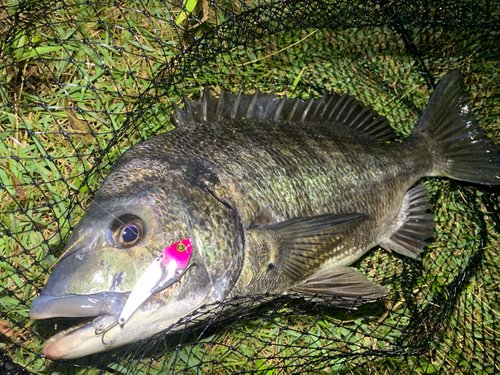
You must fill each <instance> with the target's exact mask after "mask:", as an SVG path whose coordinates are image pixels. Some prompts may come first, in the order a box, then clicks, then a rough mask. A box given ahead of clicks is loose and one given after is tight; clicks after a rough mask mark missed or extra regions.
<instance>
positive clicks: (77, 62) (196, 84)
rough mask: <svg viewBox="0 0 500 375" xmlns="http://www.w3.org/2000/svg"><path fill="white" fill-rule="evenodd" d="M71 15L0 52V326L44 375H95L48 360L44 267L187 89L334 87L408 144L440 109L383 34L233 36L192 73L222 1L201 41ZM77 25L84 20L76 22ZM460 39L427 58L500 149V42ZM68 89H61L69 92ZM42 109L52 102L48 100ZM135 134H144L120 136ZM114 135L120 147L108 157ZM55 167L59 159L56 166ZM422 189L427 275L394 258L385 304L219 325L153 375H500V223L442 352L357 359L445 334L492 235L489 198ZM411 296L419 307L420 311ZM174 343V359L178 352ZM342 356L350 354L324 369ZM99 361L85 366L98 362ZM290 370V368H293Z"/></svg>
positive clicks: (117, 11)
mask: <svg viewBox="0 0 500 375" xmlns="http://www.w3.org/2000/svg"><path fill="white" fill-rule="evenodd" d="M199 3H201V2H199ZM62 4H63V3H58V5H57V6H55V7H53V8H51V9H50V11H47V13H48V14H49V15H50V17H49V18H48V21H49V22H50V26H49V27H47V26H45V23H46V22H47V20H46V19H45V18H44V17H40V19H37V20H36V22H35V24H34V25H33V26H32V27H30V28H29V29H28V30H27V32H26V33H24V32H21V31H19V32H18V33H17V34H15V35H14V36H13V38H12V39H10V40H8V41H5V40H3V39H2V40H1V42H2V54H1V57H0V59H1V60H0V61H1V62H0V84H1V85H2V86H1V87H0V96H1V98H2V103H3V106H2V109H1V110H0V124H1V126H2V132H1V133H0V156H1V157H2V159H1V165H0V182H1V183H2V184H4V185H5V186H6V188H5V189H3V190H1V191H0V212H2V214H1V225H2V232H3V234H2V241H0V254H1V255H2V256H3V257H4V260H2V261H1V262H0V275H1V276H0V285H1V289H0V295H1V300H0V306H1V312H2V319H3V320H4V321H6V322H7V323H8V324H10V325H11V326H12V327H14V330H15V333H14V336H13V337H11V338H10V337H7V338H5V339H3V340H2V341H1V342H0V349H2V350H5V351H6V352H7V353H9V355H10V356H11V358H12V360H13V361H14V362H16V363H18V364H21V365H23V366H26V367H27V369H28V370H29V371H32V372H34V373H66V372H67V371H71V372H72V373H75V374H83V373H98V371H97V370H95V371H94V370H87V368H86V367H84V368H79V367H73V366H72V365H71V364H70V365H68V367H64V366H65V365H64V364H63V365H61V364H58V363H51V361H49V360H46V359H44V358H39V357H38V356H37V354H40V353H41V347H42V344H43V341H44V339H45V338H47V337H48V336H50V334H52V333H53V332H55V331H56V329H57V328H56V325H57V324H61V323H57V322H55V321H48V322H43V321H42V322H33V321H30V320H29V305H30V303H31V302H32V300H33V299H34V298H35V297H36V295H37V290H39V289H40V288H42V287H43V285H44V284H45V282H46V280H47V276H48V275H47V271H46V270H48V269H49V268H50V267H51V266H52V265H53V264H54V263H55V262H56V259H57V257H58V256H59V255H61V254H62V250H63V244H64V241H65V240H66V239H67V235H68V232H69V230H70V228H72V227H73V226H74V225H75V224H76V223H77V222H78V220H79V218H80V217H81V215H82V214H83V213H84V212H85V209H86V207H87V206H88V204H89V203H90V201H91V198H92V196H93V194H94V193H95V191H96V189H97V188H98V187H99V185H100V183H101V182H102V180H103V178H104V177H105V176H106V173H107V172H108V171H109V168H110V167H111V165H112V164H113V162H114V161H116V159H117V158H118V157H119V156H120V155H121V153H123V151H125V150H126V149H127V148H128V147H130V146H131V145H133V144H135V143H137V142H139V141H140V140H143V139H147V138H148V137H150V136H151V135H153V134H156V133H158V132H162V131H167V130H169V129H170V128H171V119H170V112H171V108H172V107H171V104H172V103H177V104H180V103H181V96H180V91H181V90H184V92H185V93H186V94H187V95H188V96H189V97H191V98H193V99H197V98H199V97H200V95H201V92H202V87H203V84H204V83H205V82H208V83H210V84H211V85H212V89H213V90H214V91H215V92H220V89H221V87H222V86H225V87H227V88H229V89H231V90H233V91H237V90H238V89H239V88H240V86H241V83H242V82H247V83H248V84H251V85H253V86H255V87H259V88H260V89H261V90H263V91H266V92H270V91H272V90H275V91H276V95H277V96H283V95H284V94H287V95H288V96H290V95H291V94H292V93H293V95H294V96H300V97H303V98H307V97H311V96H314V97H317V96H319V95H321V94H322V93H324V92H326V91H329V90H334V91H337V92H348V93H350V94H352V95H355V96H356V97H357V98H358V99H359V100H361V101H363V102H364V103H366V104H371V105H372V106H373V107H374V108H375V109H376V110H377V111H378V112H379V113H381V114H383V115H385V116H387V117H388V119H389V120H390V121H391V124H393V126H394V127H395V129H396V130H397V133H398V136H399V137H400V138H403V137H404V136H406V135H408V134H409V131H410V129H411V127H412V126H413V124H414V123H415V121H416V120H417V118H418V113H419V111H420V110H422V109H423V108H424V106H425V104H426V102H427V100H428V98H429V88H428V87H427V86H426V83H425V81H424V79H423V78H422V76H421V75H420V74H419V71H418V66H417V63H416V61H415V59H414V57H413V56H411V55H410V54H408V53H395V51H396V50H399V48H400V47H398V48H396V46H400V45H401V43H402V42H401V40H399V39H398V38H396V37H394V34H393V30H392V29H389V28H387V27H374V28H370V29H349V30H345V31H338V30H336V31H328V30H318V31H315V30H314V29H307V30H298V31H292V32H282V33H280V34H278V37H274V36H271V37H266V38H265V39H263V40H262V42H258V41H250V42H249V45H248V46H241V45H231V44H230V43H229V42H228V41H226V42H225V43H226V44H224V43H223V44H222V46H219V47H220V48H221V53H220V54H218V55H216V56H213V57H212V58H211V59H210V60H206V62H205V63H203V64H200V63H198V62H197V60H196V58H197V56H199V54H198V52H199V51H197V50H193V49H190V48H191V47H192V46H193V44H194V42H193V41H192V40H190V38H189V36H192V35H194V36H196V37H198V38H200V37H202V36H203V35H204V33H205V32H208V30H209V28H210V27H213V26H215V25H217V24H220V23H222V21H223V20H225V19H227V15H226V14H225V12H224V10H227V9H229V3H219V4H220V8H216V7H214V6H212V5H210V6H209V10H210V14H209V18H208V19H207V20H206V21H205V23H204V24H202V25H200V26H198V27H196V28H193V29H189V30H188V32H185V30H184V29H183V27H178V26H174V25H173V24H172V23H168V22H169V21H173V20H175V19H176V18H177V16H178V15H179V14H180V11H181V10H180V8H178V9H177V8H174V9H173V12H172V14H170V13H169V12H168V11H166V10H165V8H164V5H163V3H162V2H160V1H154V0H151V1H147V2H145V5H146V8H147V10H148V12H149V16H146V15H144V13H141V12H138V11H137V10H136V9H135V8H134V7H131V8H127V7H125V6H124V7H113V6H109V5H107V4H99V3H98V4H94V6H86V5H85V3H83V2H82V3H81V4H80V3H76V2H75V3H73V2H67V3H66V4H68V6H67V7H66V9H64V8H63V7H62ZM249 4H250V2H249ZM231 5H232V6H233V7H234V9H235V11H237V12H239V11H242V10H243V9H242V6H241V5H239V4H236V2H234V3H233V4H231ZM250 6H253V4H250ZM9 12H10V14H12V12H13V10H12V9H11V10H6V9H3V10H2V12H1V13H0V18H5V17H8V16H9ZM195 12H197V13H196V14H198V15H199V16H200V17H199V18H201V16H202V15H203V12H202V11H199V10H195ZM73 18H75V19H76V20H78V22H76V23H73V22H68V21H69V20H71V19H73ZM97 20H101V21H102V23H101V24H99V23H98V22H96V21H97ZM194 23H196V22H194ZM114 25H119V26H120V27H114ZM6 30H7V29H6ZM6 30H4V31H3V33H5V32H6ZM426 35H427V34H426V30H425V29H418V28H415V29H414V30H413V31H412V36H413V38H414V39H415V40H417V42H419V41H420V40H421V39H422V40H423V39H424V37H425V36H426ZM446 35H447V36H448V37H450V35H452V36H453V37H454V40H455V41H456V42H455V47H454V48H455V50H454V51H455V52H449V51H448V50H447V49H446V50H447V51H448V52H449V53H448V55H446V56H442V55H432V47H430V46H429V45H433V43H435V44H436V45H438V46H439V45H440V43H442V40H441V39H442V38H445V39H446ZM446 35H444V34H440V33H439V32H436V33H431V41H430V42H427V43H425V42H424V41H423V42H422V44H421V45H419V47H420V48H421V49H422V51H423V58H424V59H426V63H427V66H428V67H429V68H430V69H431V71H432V73H433V74H434V75H438V74H443V73H445V72H447V71H449V70H451V69H455V68H460V69H462V71H463V72H464V73H465V74H466V77H467V87H468V89H469V91H470V97H471V98H472V100H473V103H474V111H475V113H476V114H477V117H478V119H479V120H480V123H481V125H482V126H483V127H484V128H485V130H486V132H487V133H488V134H489V135H490V136H491V137H493V138H494V139H495V140H496V141H497V143H498V141H499V139H498V137H499V132H498V129H499V128H500V117H499V116H498V115H499V112H500V103H499V99H498V98H499V95H498V89H497V88H496V87H498V82H499V78H498V73H497V71H498V61H495V60H494V59H493V57H494V56H492V57H488V56H486V57H485V56H484V53H486V52H484V51H483V50H485V51H487V49H488V46H489V45H491V44H488V43H491V41H494V40H495V37H498V35H496V36H495V35H489V34H488V33H487V32H485V35H484V36H483V37H482V38H478V39H480V40H482V44H475V45H474V44H471V42H470V41H469V40H468V34H467V32H466V31H460V32H459V31H457V32H455V34H453V33H452V34H446ZM55 38H57V39H59V40H60V42H58V41H56V40H55ZM440 38H441V39H440ZM82 40H83V41H86V42H85V43H82ZM207 44H208V45H213V46H217V44H216V43H215V42H214V41H213V40H207ZM436 48H437V47H436ZM185 51H187V52H185ZM388 51H393V52H394V53H392V54H391V53H387V52H388ZM426 53H428V55H426ZM481 53H483V55H481ZM166 63H169V64H172V68H171V73H172V74H171V76H172V77H173V81H172V82H164V85H163V86H159V87H158V88H157V89H158V91H155V90H154V88H153V87H152V86H151V82H150V80H151V79H152V78H154V77H155V75H156V74H157V73H158V72H159V71H160V70H161V69H164V67H165V65H164V64H166ZM182 63H183V64H187V66H184V65H182ZM14 64H15V65H14ZM189 64H191V65H189ZM181 67H182V69H181ZM175 69H177V71H175ZM167 72H168V71H167ZM181 73H187V75H186V76H183V75H182V74H181ZM54 78H55V79H56V80H57V81H59V82H60V83H61V85H57V84H55V83H54V82H53V80H54ZM248 90H251V88H248ZM167 94H168V95H167ZM140 95H141V96H142V97H143V98H145V100H151V101H153V100H154V102H153V103H154V105H152V106H141V105H140V104H137V103H140V101H138V98H139V96H140ZM156 95H158V97H157V98H156V99H154V96H156ZM42 101H43V102H44V104H45V105H44V106H41V105H40V102H42ZM7 103H11V104H12V105H13V107H9V106H7V105H6V104H7ZM139 107H140V108H143V109H144V114H143V115H142V117H130V118H133V121H129V120H127V119H128V118H129V117H128V116H129V115H130V116H135V115H136V114H137V109H138V108H139ZM124 124H129V126H130V128H129V129H128V130H127V129H124V128H123V125H124ZM27 130H30V132H31V131H32V132H34V133H31V134H30V133H29V132H27ZM63 132H65V134H63ZM116 134H120V136H119V137H117V136H116ZM114 140H117V141H118V143H116V144H113V145H110V142H112V141H114ZM101 151H103V152H104V154H103V155H101ZM47 154H49V155H50V156H51V157H52V161H51V160H49V159H47V158H45V155H47ZM6 156H11V157H10V158H5V157H6ZM12 156H15V157H17V158H18V159H14V158H12ZM18 183H19V184H20V185H19V184H18ZM425 183H426V184H427V185H428V186H429V190H430V193H431V197H432V199H433V203H434V206H433V210H434V212H435V214H436V223H437V228H438V229H437V237H436V240H435V241H434V242H433V245H432V248H431V249H430V251H429V253H428V254H427V255H426V256H425V257H424V260H423V262H422V272H421V273H419V272H413V273H412V270H416V269H418V265H416V264H412V263H411V262H410V263H409V262H407V261H406V260H404V259H402V258H399V257H397V256H394V255H391V254H387V253H385V252H384V251H382V250H380V249H377V250H374V251H372V252H371V253H370V254H369V255H368V256H366V257H365V258H363V259H362V260H361V261H360V262H358V263H357V265H356V266H357V267H358V268H359V269H360V270H362V271H364V272H366V273H367V274H368V275H370V276H371V277H372V278H374V279H375V280H380V281H383V282H386V283H388V284H389V285H390V286H391V288H392V289H393V290H394V295H393V298H392V299H389V300H388V301H387V302H386V303H384V304H383V305H382V306H378V307H376V308H375V307H374V308H372V307H369V308H368V307H367V308H362V309H360V310H359V311H357V312H353V313H352V314H349V315H346V313H345V312H343V311H338V310H328V311H324V309H322V308H320V307H316V306H313V305H308V306H307V307H302V308H303V309H305V310H306V311H307V313H306V314H297V311H300V308H301V305H300V303H299V304H298V303H296V302H293V301H291V302H290V301H289V302H286V303H285V304H284V306H283V307H276V308H275V307H273V305H272V304H271V305H267V306H266V307H265V308H263V309H259V310H257V311H258V313H259V314H260V315H261V316H260V317H259V316H258V315H253V316H252V317H251V318H248V319H245V320H242V321H241V322H239V323H235V326H234V328H233V329H231V330H228V331H227V332H224V330H218V331H217V332H216V333H214V334H210V335H205V336H203V337H202V340H201V343H199V344H197V345H195V346H191V345H186V346H183V347H182V348H181V349H180V350H177V351H175V350H170V351H167V352H166V354H164V355H158V354H156V355H155V357H154V359H153V360H152V362H151V364H150V370H149V371H150V373H159V374H160V373H163V372H164V371H181V370H183V369H184V367H187V368H190V370H188V373H195V372H196V369H198V367H197V366H198V365H199V363H200V361H202V364H201V365H200V367H199V370H200V371H213V372H214V373H230V372H231V371H237V370H243V369H259V370H262V373H265V374H281V373H287V372H289V371H290V369H292V370H295V371H297V372H305V371H312V372H318V373H325V374H326V373H336V372H339V371H342V372H349V373H368V372H369V373H380V374H384V373H391V372H394V371H399V372H408V371H410V370H412V371H415V372H417V373H433V372H437V371H438V370H440V369H441V370H442V371H445V372H446V369H448V370H449V369H453V368H455V366H458V367H457V368H456V370H457V372H459V373H470V372H476V373H481V372H482V373H494V372H498V371H500V369H498V368H494V366H496V365H495V364H492V365H491V366H489V367H488V363H493V362H494V361H493V359H494V358H495V355H496V353H497V352H496V350H497V349H495V348H496V347H498V345H499V343H498V338H497V337H498V335H497V333H496V331H494V330H495V329H498V324H497V322H498V318H499V311H500V308H499V306H497V305H495V303H497V302H496V300H495V299H494V298H491V296H490V297H489V296H488V293H490V292H491V290H494V289H495V288H498V282H499V276H498V273H497V272H495V271H497V270H498V266H497V264H500V259H499V257H498V253H497V252H496V245H497V244H498V233H497V229H495V228H494V226H493V221H492V220H491V218H488V217H486V219H487V221H486V225H487V227H488V233H489V243H488V246H487V248H486V250H485V252H484V256H483V258H482V261H481V264H480V267H479V268H478V270H477V272H476V273H475V274H473V275H472V276H471V277H470V281H469V282H468V283H466V284H465V286H464V287H463V288H462V290H460V294H459V296H458V299H457V301H456V303H455V306H456V308H455V309H454V310H453V311H452V312H451V313H449V314H446V315H444V316H442V317H440V319H442V320H443V321H444V325H443V326H442V327H441V329H440V330H439V331H438V333H437V335H436V336H435V337H434V339H433V341H431V342H429V343H428V345H429V350H428V351H427V352H425V353H419V354H416V355H414V356H409V357H407V358H403V357H401V356H399V355H397V353H396V354H394V355H392V356H389V357H386V358H377V357H369V358H370V360H367V359H366V358H365V357H359V356H358V354H359V353H360V352H366V353H368V354H370V353H369V352H368V351H369V350H370V349H372V350H384V351H387V352H388V353H390V351H392V350H395V349H397V348H398V347H399V348H400V347H406V348H409V347H410V346H411V344H412V339H413V337H412V336H411V335H409V334H408V333H407V332H406V330H410V329H411V330H410V332H421V333H422V332H425V330H428V331H432V330H433V329H434V327H433V324H435V323H436V319H433V318H434V317H435V315H438V314H440V311H442V309H443V308H444V307H445V306H446V303H447V300H448V299H449V300H450V301H451V300H452V298H451V295H450V291H449V290H447V286H448V285H449V284H450V283H451V282H452V281H453V280H454V279H455V278H456V277H457V276H458V275H459V274H460V273H461V272H462V271H463V269H464V267H465V266H466V264H467V262H468V260H470V259H472V258H473V257H474V254H475V249H477V247H478V244H479V241H480V233H479V232H478V230H477V219H476V217H475V216H474V215H475V213H474V212H473V210H472V209H471V206H473V205H474V204H475V205H476V206H478V207H479V208H480V209H481V211H482V212H486V211H487V209H486V207H484V205H483V204H482V202H483V201H482V200H481V193H480V192H479V193H478V192H477V191H476V190H475V189H474V188H463V187H460V188H459V189H457V188H455V187H451V186H450V182H448V181H444V180H426V181H425ZM20 209H22V210H23V211H20ZM35 229H36V230H35ZM410 276H412V277H414V278H415V279H414V280H412V283H408V282H405V281H404V280H409V279H408V277H410ZM405 278H406V279H405ZM28 281H29V282H31V284H30V283H29V282H28ZM409 287H412V288H414V289H413V290H408V288H409ZM406 292H407V293H409V294H405V293H406ZM408 295H412V296H413V298H412V300H411V301H409V300H407V296H408ZM19 301H26V302H27V303H26V304H21V303H19ZM436 302H439V304H437V303H436ZM411 308H414V309H417V311H420V312H427V314H428V316H425V317H424V318H423V319H422V325H421V327H413V326H411V322H410V321H409V319H408V316H409V315H410V314H411V311H410V309H411ZM255 314H257V313H255ZM478 319H482V320H478ZM438 321H440V320H439V319H438ZM33 332H36V333H37V334H33ZM247 334H250V336H249V337H247ZM188 339H190V340H193V341H196V339H197V336H195V335H194V334H192V335H191V336H189V337H188ZM188 342H189V340H188ZM214 342H216V343H214ZM15 343H19V344H20V346H16V345H14V344H15ZM420 344H421V343H420ZM159 345H160V344H159ZM163 345H166V348H167V349H168V344H163ZM405 345H406V346H405ZM230 348H232V349H230ZM409 351H410V350H409ZM333 355H338V358H335V357H332V358H329V359H325V358H327V356H333ZM248 357H253V358H254V359H253V360H248V359H247V358H248ZM97 358H98V357H91V358H90V359H82V360H78V361H75V363H76V364H79V365H85V366H86V365H87V364H90V365H92V364H95V361H96V360H97ZM321 358H323V359H322V361H319V362H314V361H316V360H318V359H321ZM214 360H217V361H218V362H217V363H213V362H212V361H214ZM93 361H94V362H93ZM457 362H458V363H457ZM143 363H144V364H146V363H147V360H144V361H143ZM139 365H140V366H141V364H139ZM124 366H125V367H124ZM283 366H291V367H290V368H288V370H280V368H282V367H283ZM474 366H480V368H476V367H474ZM113 368H114V370H113ZM70 369H71V370H70ZM125 369H126V365H125V364H120V363H118V364H116V363H115V364H114V363H111V364H109V369H108V370H106V373H112V372H114V371H116V372H118V373H120V372H125Z"/></svg>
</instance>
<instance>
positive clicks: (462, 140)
mask: <svg viewBox="0 0 500 375" xmlns="http://www.w3.org/2000/svg"><path fill="white" fill-rule="evenodd" d="M416 137H425V138H426V140H427V142H428V143H429V144H430V147H431V151H432V153H433V154H434V156H435V158H434V159H435V166H434V170H433V173H432V175H434V176H446V177H450V178H453V179H456V180H462V181H467V182H472V183H479V184H488V185H499V184H500V149H499V148H498V146H496V145H495V144H494V143H493V141H492V140H491V139H489V138H488V137H486V135H485V134H484V133H483V131H482V130H481V129H480V128H479V126H478V124H477V122H476V120H475V118H474V116H473V115H472V113H471V112H470V109H469V107H468V106H467V95H466V93H465V91H464V83H463V78H462V75H461V74H460V72H459V71H458V70H454V71H451V72H449V73H448V74H446V75H445V76H444V77H443V78H442V79H441V81H440V82H439V84H438V86H437V88H436V90H435V91H434V94H433V95H432V97H431V99H430V101H429V103H428V104H427V107H426V108H425V111H424V113H423V114H422V117H421V118H420V120H419V122H418V123H417V125H416V126H415V128H414V129H413V131H412V138H416Z"/></svg>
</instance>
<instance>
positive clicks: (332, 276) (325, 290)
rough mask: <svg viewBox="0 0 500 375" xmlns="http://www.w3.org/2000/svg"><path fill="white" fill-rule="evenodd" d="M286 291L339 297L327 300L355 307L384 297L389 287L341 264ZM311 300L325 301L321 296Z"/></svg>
mask: <svg viewBox="0 0 500 375" xmlns="http://www.w3.org/2000/svg"><path fill="white" fill-rule="evenodd" d="M286 292H287V293H288V294H292V293H298V294H300V295H303V296H304V297H312V296H314V295H315V294H317V295H321V296H326V297H341V298H339V299H338V300H335V299H334V300H332V301H329V302H330V303H331V304H336V305H338V306H339V307H342V306H344V307H355V306H359V305H362V304H364V303H369V302H373V301H376V300H377V299H380V298H383V297H385V296H386V295H387V294H389V289H387V288H386V287H384V286H381V285H378V284H376V283H374V282H372V281H370V280H369V279H368V278H367V277H366V276H365V275H363V274H362V273H361V272H359V271H357V270H355V269H353V268H350V267H345V266H342V267H335V268H330V269H327V270H325V271H321V272H318V273H316V274H314V275H312V276H311V277H310V278H308V279H307V281H306V282H304V283H303V284H300V285H297V286H296V287H293V288H291V289H288V290H287V291H286ZM313 301H314V302H317V303H325V300H324V299H322V298H313Z"/></svg>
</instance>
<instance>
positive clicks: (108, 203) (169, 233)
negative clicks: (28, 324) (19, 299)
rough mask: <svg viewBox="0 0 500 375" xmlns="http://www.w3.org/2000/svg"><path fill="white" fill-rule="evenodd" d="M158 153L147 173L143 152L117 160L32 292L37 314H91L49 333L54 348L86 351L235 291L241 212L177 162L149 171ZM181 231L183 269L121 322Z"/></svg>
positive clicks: (120, 341)
mask: <svg viewBox="0 0 500 375" xmlns="http://www.w3.org/2000/svg"><path fill="white" fill-rule="evenodd" d="M155 163H159V164H161V163H160V162H158V161H153V160H149V161H148V162H147V163H146V164H147V168H148V172H147V173H148V175H147V176H144V175H141V172H142V173H143V174H144V173H145V172H144V170H145V168H146V165H142V166H141V167H138V166H137V165H136V164H138V161H137V160H134V161H133V162H132V163H125V164H123V163H122V165H121V168H119V169H118V171H117V172H113V170H112V172H111V173H110V175H109V176H108V177H107V178H106V179H105V181H104V183H103V185H102V186H101V188H100V189H99V191H98V193H97V195H96V197H95V199H94V200H93V202H92V203H91V204H90V206H89V208H88V210H87V211H86V213H85V214H84V215H83V217H82V218H81V220H80V221H79V223H78V224H77V226H76V227H75V228H74V230H73V232H72V234H71V236H70V239H69V241H68V244H67V246H66V249H65V250H64V252H63V255H62V257H61V258H60V259H59V261H58V262H57V264H56V266H55V268H54V271H53V273H52V275H51V276H50V278H49V280H48V282H47V284H46V286H45V288H44V289H43V291H42V293H41V295H40V297H38V298H37V299H36V300H35V301H34V302H33V304H32V306H31V310H30V316H31V318H32V319H46V318H55V317H65V318H71V317H74V318H84V319H85V320H86V322H85V323H86V324H85V323H83V325H78V326H76V327H73V328H70V329H69V330H66V331H64V332H60V333H58V334H56V335H55V336H53V337H52V338H50V339H49V340H48V341H47V343H46V344H45V346H44V349H43V353H44V354H45V355H47V356H48V357H50V358H54V359H57V358H77V357H82V356H85V355H88V354H93V353H97V352H102V351H106V350H109V349H112V348H115V347H118V346H121V345H124V344H127V343H131V342H135V341H137V340H140V339H143V338H146V337H149V336H152V335H154V334H156V333H158V332H161V331H163V330H168V329H169V327H172V326H173V325H174V323H176V322H178V321H179V320H180V319H182V318H184V317H186V316H187V315H189V314H191V313H193V312H194V311H195V310H197V309H198V308H200V306H202V305H205V304H209V303H213V302H216V301H220V300H222V299H223V298H224V297H225V296H226V295H227V294H228V293H229V292H230V291H231V288H232V286H233V285H234V283H235V281H236V279H237V277H238V275H239V271H240V270H241V265H242V260H243V246H242V239H241V235H240V234H241V230H240V228H239V222H238V219H237V216H236V215H235V214H234V212H233V211H232V209H230V208H228V207H227V206H226V205H224V204H222V203H221V202H219V200H217V199H216V198H214V196H213V195H212V194H211V193H210V192H209V191H207V190H205V189H203V188H200V187H199V186H197V185H196V184H193V183H192V181H190V180H188V179H186V178H185V176H184V174H183V173H179V171H178V170H174V171H167V172H165V171H164V169H165V168H164V166H162V165H158V166H157V167H158V173H157V174H156V175H155V176H153V177H154V178H150V175H151V174H152V172H151V169H155V168H154V164H155ZM139 164H140V163H139ZM160 168H162V169H161V170H160ZM123 169H125V170H126V171H127V172H128V173H127V174H126V176H125V173H123ZM160 171H161V173H160ZM179 241H181V242H180V243H181V244H183V243H189V257H188V258H186V257H184V258H182V259H183V260H182V261H181V262H182V267H183V269H182V271H183V273H182V275H179V276H178V280H174V281H175V282H173V281H171V282H170V283H169V284H168V287H166V288H164V289H162V290H159V291H156V292H154V293H152V294H151V296H150V297H149V298H147V299H146V300H145V301H144V302H143V303H142V304H140V306H138V308H137V309H136V310H135V311H134V312H133V314H132V315H131V316H130V317H129V318H128V320H127V321H126V323H124V324H118V320H119V317H120V314H121V312H122V310H123V307H124V305H125V304H126V301H127V299H128V297H129V295H130V294H131V291H132V290H133V289H134V287H135V286H136V285H137V283H138V281H139V280H140V279H141V276H143V274H144V273H145V272H146V271H147V269H148V267H149V266H150V265H151V264H152V262H154V260H155V258H158V256H159V255H160V254H167V253H168V252H166V250H167V249H170V248H171V245H172V244H175V243H178V242H179ZM183 241H184V242H183ZM185 241H188V242H185ZM178 248H179V249H181V247H178ZM184 249H185V247H182V250H184ZM162 256H164V255H162ZM172 256H175V254H172ZM163 261H164V262H165V261H166V260H163ZM188 263H189V265H188ZM89 320H91V321H89Z"/></svg>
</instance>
